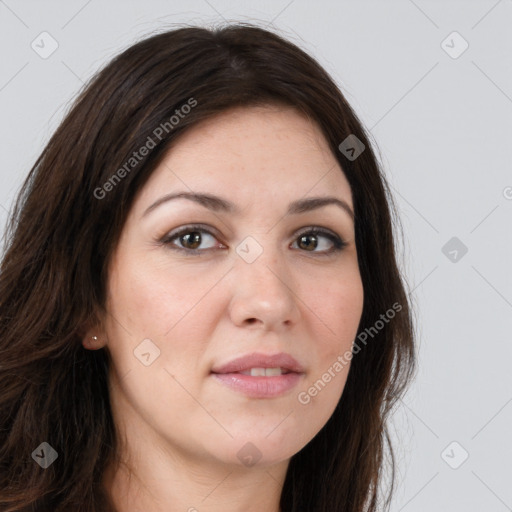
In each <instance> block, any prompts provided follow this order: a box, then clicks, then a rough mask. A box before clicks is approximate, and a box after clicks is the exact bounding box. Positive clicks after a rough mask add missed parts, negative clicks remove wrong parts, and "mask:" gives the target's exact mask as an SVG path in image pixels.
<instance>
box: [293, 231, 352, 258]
mask: <svg viewBox="0 0 512 512" xmlns="http://www.w3.org/2000/svg"><path fill="white" fill-rule="evenodd" d="M295 243H296V244H297V247H298V248H299V249H301V250H302V251H307V252H310V253H313V254H317V255H319V256H321V255H328V254H333V253H336V252H338V251H341V250H342V249H343V248H344V247H345V246H346V245H347V244H346V242H345V241H343V240H342V239H341V238H340V237H339V236H338V235H336V234H335V233H333V232H331V231H327V230H326V229H323V228H317V227H311V228H309V229H308V230H307V231H303V232H302V233H301V234H299V236H298V238H297V239H296V241H295V242H294V244H295Z"/></svg>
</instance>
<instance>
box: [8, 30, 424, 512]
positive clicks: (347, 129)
mask: <svg viewBox="0 0 512 512" xmlns="http://www.w3.org/2000/svg"><path fill="white" fill-rule="evenodd" d="M191 99H193V101H195V102H196V104H195V106H194V107H193V108H191V109H188V110H187V112H188V113H187V115H184V116H181V117H180V120H179V122H178V123H175V124H174V125H172V126H171V127H170V128H169V126H168V125H169V120H170V118H171V116H173V115H176V110H179V111H180V112H183V109H182V107H183V105H185V104H187V103H188V104H189V105H190V104H191ZM271 103H278V104H282V105H287V106H292V107H294V108H296V109H297V111H299V112H301V113H303V114H304V115H306V116H308V117H309V118H310V119H312V120H313V121H314V122H316V123H317V124H318V126H319V127H320V128H321V130H322V132H323V134H324V136H325V138H326V140H327V142H328V144H329V146H330V148H331V150H332V152H333V154H334V155H335V157H336V158H337V160H338V161H339V163H340V165H341V166H342V169H343V170H344V173H345V175H346V177H347V179H348V181H349V183H350V186H351V190H352V197H353V204H354V213H355V235H356V247H357V253H358V260H359V266H360V272H361V277H362V281H363V287H364V292H365V293H364V297H365V298H364V307H363V314H362V318H361V322H360V325H359V332H363V330H364V329H366V328H369V327H370V326H374V324H375V323H376V321H377V320H378V319H379V318H380V317H381V315H382V314H383V313H385V312H386V311H387V310H389V309H390V308H391V307H392V305H393V304H395V303H398V304H399V305H400V306H401V310H400V312H399V313H397V314H396V316H395V317H394V318H393V319H392V320H390V321H389V322H387V323H385V325H384V326H383V328H381V329H380V330H378V332H377V333H376V334H374V335H373V336H372V339H371V340H370V341H368V343H366V344H365V346H364V347H361V350H360V351H359V352H358V353H357V355H354V358H353V360H352V365H351V368H350V372H349V375H348V380H347V382H346V386H345V389H344V392H343V395H342V397H341V399H340V401H339V403H338V405H337V407H336V410H335V411H334V413H333V415H332V417H331V418H330V419H329V421H328V422H327V424H326V425H325V426H324V427H323V428H322V430H321V431H320V432H319V433H318V434H317V435H316V436H315V438H314V439H313V440H312V441H311V442H310V443H308V444H307V445H306V446H305V447H304V448H303V449H302V450H300V452H298V453H297V454H295V455H294V456H293V457H292V459H291V461H290V465H289V469H288V473H287V476H286V480H285V483H284V488H283V492H282V497H281V506H282V510H283V512H299V511H301V512H335V511H343V512H360V511H363V510H367V511H372V512H375V511H377V510H378V509H379V510H380V509H381V508H384V507H385V506H387V505H388V504H389V499H390V496H391V491H392V487H393V486H392V485H390V486H389V487H388V492H387V493H384V495H383V497H381V491H380V489H379V487H380V485H379V484H380V482H381V477H382V474H383V469H385V467H386V461H389V463H390V468H391V474H392V477H393V479H394V466H395V464H394V459H393V451H392V449H391V446H390V443H389V436H388V431H387V429H386V420H387V418H388V415H389V413H390V411H391V410H392V407H393V405H394V404H395V403H396V401H397V399H398V398H399V397H400V396H401V395H402V394H403V392H404V390H405V387H406V385H407V384H408V382H409V381H410V379H411V377H412V375H413V373H414V368H415V350H414V344H413V328H412V325H413V323H412V314H411V310H410V305H409V299H408V296H407V293H406V291H405V289H404V281H403V278H402V277H401V275H400V273H399V270H398V268H397V262H396V252H395V240H394V237H393V229H394V228H393V215H394V211H395V210H394V207H393V203H392V199H391V196H390V194H389V191H388V187H387V185H386V181H385V179H384V176H383V174H382V172H381V170H380V166H379V164H378V162H377V159H376V157H375V154H374V151H373V150H372V146H371V144H370V141H369V139H368V136H367V134H366V133H365V130H364V128H363V127H362V125H361V122H360V121H359V120H358V118H357V116H356V115H355V113H354V112H353V110H352V108H351V107H350V106H349V104H348V103H347V101H346V100H345V98H344V96H343V95H342V93H341V92H340V90H339V88H338V87H337V86H336V84H335V83H334V82H333V80H332V79H331V78H330V77H329V75H328V74H327V73H326V71H325V70H324V69H323V68H322V67H321V66H320V65H319V64H318V63H317V62H316V61H315V60H314V59H313V58H311V57H310V56H308V55H307V54H306V53H305V52H303V51H302V50H301V49H299V48H298V47H297V46H296V45H294V44H292V43H291V42H289V41H287V40H286V39H284V38H282V37H281V36H278V35H276V34H274V33H272V32H269V31H266V30H263V29H261V28H258V27H256V26H253V25H250V24H246V23H240V24H235V25H228V26H225V27H220V28H215V29H205V28H199V27H188V26H187V27H180V28H177V29H173V30H170V31H166V32H164V33H160V34H156V35H152V36H151V37H148V38H146V39H144V40H142V41H140V42H138V43H137V44H135V45H133V46H131V47H129V48H128V49H126V50H125V51H124V52H123V53H121V54H120V55H119V56H117V57H116V58H115V59H113V60H112V61H111V62H110V63H109V64H108V65H106V67H105V68H104V69H102V70H101V71H100V72H99V73H98V74H96V75H95V76H94V77H93V79H92V80H91V81H90V82H89V83H88V84H87V85H86V86H85V88H84V90H83V91H81V92H80V94H79V96H78V98H77V99H76V101H75V103H74V105H73V106H72V107H71V109H70V111H69V112H68V113H67V115H66V117H65V119H64V120H63V122H62V123H61V125H60V127H59V128H58V129H57V130H56V132H55V134H54V135H53V136H52V138H51V140H50V141H49V143H48V144H47V146H46V147H45V148H44V150H43V152H42V154H41V155H40V156H39V158H38V159H37V161H36V162H35V164H34V166H33V167H32V169H31V171H30V173H29V176H28V177H27V179H26V181H25V182H24V184H23V187H22V189H21V191H20V193H19V196H18V197H17V200H16V202H15V205H14V209H13V212H12V216H11V219H10V222H9V225H8V230H7V235H6V252H5V254H4V257H3V261H2V265H1V275H0V350H1V361H0V390H1V393H0V467H1V471H0V508H1V509H2V510H3V511H8V512H14V511H22V510H30V511H44V512H47V511H50V510H51V511H53V512H59V511H69V510H73V511H87V512H93V511H106V510H114V508H113V506H112V504H111V502H110V500H109V496H108V494H107V492H106V490H105V489H104V488H103V486H102V484H101V482H102V478H103V474H104V471H105V468H106V467H107V465H109V464H110V462H111V461H114V460H117V455H118V454H117V448H118V443H117V439H116V435H115V427H114V424H113V419H112V415H111V409H110V402H109V393H108V370H109V363H110V359H109V357H110V356H109V353H108V350H104V349H102V350H98V351H92V350H85V349H84V348H83V346H82V344H81V343H82V336H83V335H84V329H85V326H86V325H89V324H90V323H91V322H93V321H94V320H95V319H97V318H98V316H97V314H98V312H100V311H101V312H104V309H105V298H106V282H107V268H108V264H109V261H110V257H111V255H112V254H113V251H114V249H115V247H116V244H117V242H118V239H119V236H120V233H121V230H122V229H123V225H124V222H125V219H126V216H127V213H128V212H129V210H130V207H131V204H132V202H133V200H134V197H135V196H136V194H137V193H138V191H140V190H141V188H142V187H143V185H144V183H145V182H146V181H147V179H148V178H149V176H150V175H151V173H152V171H153V170H154V169H155V168H156V166H157V165H158V164H159V162H160V161H161V160H162V158H163V156H164V155H165V154H166V152H167V151H168V150H169V148H170V147H171V144H173V143H174V142H175V141H176V140H177V138H178V136H179V135H180V134H182V133H184V132H185V131H186V130H187V129H189V128H190V127H192V126H195V125H197V123H199V122H201V121H203V120H205V119H208V118H211V117H212V116H215V115H216V114H218V113H220V112H222V111H225V110H226V109H228V108H231V107H236V106H250V105H268V104H271ZM180 109H181V110H180ZM166 122H167V127H168V129H167V130H165V132H164V136H162V137H161V140H159V141H158V144H156V146H155V147H154V148H153V149H151V151H149V153H148V154H147V155H146V156H144V158H142V159H141V160H140V162H137V165H134V166H133V167H134V168H133V169H132V170H130V172H126V173H122V174H123V176H122V178H123V179H122V181H121V182H119V183H117V182H116V183H115V184H114V185H115V186H112V187H109V192H108V193H107V194H103V193H101V194H100V193H98V188H101V187H103V185H104V184H105V183H107V182H108V181H109V180H110V183H112V177H113V175H114V174H116V173H118V170H119V169H120V168H122V166H123V165H125V164H126V162H127V161H129V159H130V158H131V157H132V156H133V153H134V151H137V150H138V149H139V148H141V147H142V146H144V145H145V144H146V143H147V140H148V137H151V136H152V137H153V139H154V138H155V129H156V128H157V127H159V126H161V125H162V123H166ZM171 124H172V123H171ZM350 134H353V135H355V136H356V137H357V138H358V139H359V140H360V141H362V142H363V143H364V145H365V150H364V151H363V152H362V154H361V155H360V156H359V157H358V158H356V159H354V160H353V159H349V158H347V157H346V156H344V154H343V153H342V152H341V151H340V150H339V149H338V146H339V144H340V143H341V142H342V141H343V140H345V138H346V137H347V136H348V135H350ZM118 176H119V174H118ZM269 186H271V184H270V185H269ZM100 195H102V196H103V197H101V198H99V197H98V196H100ZM42 442H48V443H49V444H50V445H51V446H52V447H54V448H55V450H56V451H57V452H58V458H57V460H56V461H55V462H54V463H53V464H51V465H50V466H49V467H48V468H46V469H42V468H41V467H40V466H39V465H38V464H36V463H35V462H34V460H33V458H32V456H31V454H32V452H33V451H34V450H35V448H36V447H38V446H39V445H40V444H41V443H42ZM387 447H388V448H390V449H389V455H390V457H387V456H386V454H387V453H388V450H387Z"/></svg>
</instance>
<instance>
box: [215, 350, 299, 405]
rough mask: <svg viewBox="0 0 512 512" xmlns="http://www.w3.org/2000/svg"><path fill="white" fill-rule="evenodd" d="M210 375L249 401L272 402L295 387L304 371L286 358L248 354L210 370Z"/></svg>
mask: <svg viewBox="0 0 512 512" xmlns="http://www.w3.org/2000/svg"><path fill="white" fill-rule="evenodd" d="M211 375H212V376H213V377H214V378H215V379H216V380H217V381H218V382H220V383H222V384H224V385H226V386H227V387H229V388H231V389H232V390H234V391H235V392H238V393H242V394H244V395H246V396H248V397H251V398H272V397H277V396H281V395H283V394H285V393H287V392H289V391H290V390H291V389H293V388H294V387H296V386H297V385H298V383H299V381H300V380H301V379H302V378H303V376H304V369H303V367H302V366H301V365H300V364H299V363H298V362H297V361H296V360H295V359H294V358H293V357H292V356H290V355H289V354H285V353H280V354H275V355H271V356H268V355H265V354H250V355H247V356H243V357H240V358H237V359H235V360H233V361H231V362H229V363H227V364H225V365H223V366H220V367H217V368H214V369H212V372H211Z"/></svg>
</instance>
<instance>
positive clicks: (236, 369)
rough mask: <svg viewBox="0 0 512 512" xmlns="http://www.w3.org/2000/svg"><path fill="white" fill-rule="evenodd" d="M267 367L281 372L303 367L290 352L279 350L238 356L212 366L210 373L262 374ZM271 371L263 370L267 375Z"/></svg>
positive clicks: (299, 369) (296, 370)
mask: <svg viewBox="0 0 512 512" xmlns="http://www.w3.org/2000/svg"><path fill="white" fill-rule="evenodd" d="M269 368H271V369H278V368H280V369H281V373H282V374H286V373H303V372H304V368H303V367H302V366H301V365H300V364H299V363H298V361H297V360H296V359H295V358H293V357H292V356H291V355H290V354H286V353H285V352H281V353H279V354H273V355H266V354H259V353H254V354H248V355H246V356H242V357H238V358H237V359H233V360H232V361H230V362H228V363H226V364H223V365H221V366H217V367H214V368H212V373H217V374H228V373H242V372H246V374H247V372H250V371H251V370H252V374H253V376H256V375H259V376H264V375H261V369H269ZM274 371H275V370H274ZM272 373H274V372H273V371H272V370H266V371H265V374H268V376H270V375H271V374H272ZM276 373H277V372H276Z"/></svg>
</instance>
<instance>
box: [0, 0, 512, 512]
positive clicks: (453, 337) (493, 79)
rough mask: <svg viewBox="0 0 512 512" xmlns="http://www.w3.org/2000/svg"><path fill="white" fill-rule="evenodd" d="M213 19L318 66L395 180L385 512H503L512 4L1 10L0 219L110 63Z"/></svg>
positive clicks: (74, 5)
mask: <svg viewBox="0 0 512 512" xmlns="http://www.w3.org/2000/svg"><path fill="white" fill-rule="evenodd" d="M255 5H257V7H255ZM223 19H225V20H227V21H235V20H245V21H256V22H258V23H259V24H261V25H263V26H264V25H268V26H269V27H270V28H272V27H274V28H275V29H276V30H279V31H280V33H282V34H283V35H285V36H286V37H288V38H290V39H291V40H292V41H294V42H295V43H297V44H299V45H300V46H302V47H303V48H304V49H305V50H306V51H308V52H310V53H311V54H312V55H313V56H315V57H316V58H317V59H318V60H319V61H320V63H321V64H322V65H323V66H324V67H325V68H326V69H327V70H328V71H329V72H330V73H331V74H332V75H333V77H334V78H335V80H336V81H337V82H338V84H339V85H340V87H341V89H342V91H343V93H344V94H345V95H346V97H347V99H348V101H349V102H350V103H351V104H352V105H353V107H354V108H355V110H356V112H357V113H358V114H359V116H360V118H361V120H362V121H363V123H364V124H365V126H366V127H367V128H368V129H369V130H370V133H371V135H372V137H373V138H374V140H375V143H376V144H377V146H378V151H379V152H380V154H381V159H382V165H383V167H384V169H385V172H386V174H387V175H388V177H389V180H390V182H391V184H392V186H393V189H394V193H395V197H396V200H397V203H398V206H399V210H400V214H401V218H402V222H403V227H404V234H405V246H404V247H403V249H404V251H403V261H402V265H403V270H404V272H405V273H406V275H407V281H408V283H409V289H410V290H411V297H412V299H413V301H414V304H415V309H416V316H417V323H418V327H417V330H418V340H419V344H420V361H419V362H420V369H419V372H418V375H417V378H416V380H415V382H414V385H413V386H412V387H411V389H410V392H409V393H408V394H407V396H406V397H405V398H404V400H403V402H402V403H401V405H400V407H399V409H398V410H397V413H396V415H395V419H394V429H393V437H394V438H395V439H396V441H397V455H398V462H399V488H398V491H397V493H396V496H395V499H394V502H393V507H392V510H393V511H402V510H403V511H405V512H414V511H425V510H439V511H448V510H450V511H454V512H455V511H464V512H468V511H482V510H485V511H502V510H503V511H504V510H512V486H511V485H510V483H511V481H512V478H511V477H512V463H511V462H510V459H511V455H512V438H511V436H510V431H511V428H510V426H511V423H512V403H511V402H512V382H511V381H512V378H511V375H510V369H509V368H510V361H511V359H512V357H511V356H512V348H511V343H510V338H511V332H512V314H511V313H512V309H511V308H512V275H511V272H510V266H509V265H510V261H511V259H512V258H511V256H512V236H511V222H510V221H511V217H512V173H511V162H512V159H511V156H512V149H511V148H512V144H511V141H512V58H511V50H512V30H511V26H512V0H500V1H496V0H479V1H477V0H473V1H467V0H466V1H445V2H441V1H427V0H415V1H413V0H396V1H388V2H383V1H380V2H379V1H375V2H370V1H347V0H345V1H340V2H335V1H326V0H324V1H317V2H314V3H313V2H306V1H305V0H292V1H289V0H275V1H270V0H266V1H262V2H258V3H257V4H256V3H253V2H248V1H244V2H235V1H226V0H208V1H206V0H195V1H190V2H187V3H186V5H185V4H184V2H181V1H167V2H165V1H156V0H145V1H143V2H133V1H132V2H128V1H123V2H121V1H119V2H115V1H111V2H105V1H104V2H100V1H99V0H90V1H86V0H84V1H60V2H58V1H45V2H40V1H38V2H36V1H26V0H24V1H20V0H5V1H1V0H0V44H1V50H0V53H1V59H2V60H1V62H2V65H1V67H0V108H1V113H2V116H1V122H0V130H1V133H0V140H1V144H2V146H1V148H2V161H1V170H0V172H1V180H2V181H1V183H2V185H1V188H0V204H1V206H2V207H1V208H0V215H1V216H2V218H1V219H0V220H1V222H2V226H3V223H4V222H5V219H6V218H7V210H9V208H10V206H11V204H12V200H13V197H14V195H15V193H16V191H17V189H18V188H19V186H20V184H21V181H22V179H23V178H24V176H25V175H26V173H27V172H28V171H29V169H30V167H31V166H32V164H33V162H34V161H35V159H36V157H37V156H38V154H39V153H40V151H41V149H42V148H43V147H44V145H45V143H46V142H47V141H48V140H49V137H50V135H51V133H52V132H53V131H54V129H55V128H56V127H57V125H58V123H59V122H60V120H61V119H62V117H63V115H64V113H65V111H66V109H67V107H68V106H69V104H70V102H71V100H72V98H73V97H74V96H75V94H76V93H77V92H78V90H79V88H80V87H81V86H82V83H83V82H85V81H86V80H87V79H88V78H90V77H91V75H92V74H93V73H94V72H95V71H96V70H97V69H98V68H99V67H100V66H101V65H102V64H103V63H105V62H106V61H108V60H109V59H110V58H111V57H113V56H114V55H115V54H117V53H118V52H119V51H120V50H121V49H124V48H125V47H127V46H128V45H130V44H131V43H132V42H134V41H135V40H136V39H139V38H141V37H143V36H144V35H146V34H148V33H149V32H152V31H155V30H163V29H165V28H166V27H169V28H170V24H173V23H180V22H186V23H200V24H206V25H208V24H212V23H217V22H219V21H223ZM43 31H47V32H48V33H49V34H51V36H52V38H54V39H55V40H56V41H57V43H58V45H59V46H58V48H57V50H56V51H55V52H54V53H53V54H52V55H51V56H49V57H48V58H46V59H43V58H41V57H40V55H39V54H38V53H36V52H35V51H34V50H33V49H32V47H31V43H32V42H33V41H35V44H37V43H38V41H39V43H38V44H39V45H42V43H41V42H40V40H41V38H40V37H39V35H40V34H41V32H43ZM454 31H456V32H458V33H459V34H460V36H461V37H462V38H463V39H464V40H465V41H467V44H469V47H468V48H467V50H466V51H464V52H463V53H462V54H460V55H459V53H460V51H461V50H462V49H463V44H464V43H463V40H462V39H460V38H458V36H453V35H452V36H450V37H448V36H449V35H450V34H451V33H452V32H454ZM447 38H448V39H447ZM445 40H446V41H445ZM443 41H445V43H443ZM49 44H50V42H49V40H46V43H45V48H46V49H48V48H49V47H50V46H49ZM449 53H451V54H452V56H450V55H449ZM454 57H456V58H454ZM452 237H457V239H458V241H456V242H455V245H454V246H453V247H452V246H448V247H447V248H446V249H445V250H444V252H443V247H444V246H445V244H446V243H447V242H448V241H449V240H450V239H451V238H452ZM461 243H462V244H464V245H465V246H466V247H467V249H468V252H467V253H466V254H464V255H463V254H462V251H461V247H462V245H461ZM453 250H455V251H457V252H456V253H454V252H453ZM445 253H446V255H445ZM454 258H456V259H455V261H453V259H454ZM454 441H455V442H456V443H457V444H455V445H453V444H451V443H452V442H454ZM466 453H467V454H468V455H469V457H468V458H467V460H465V461H464V462H463V463H462V464H461V462H462V461H463V459H464V457H465V456H466ZM455 467H456V469H454V468H455Z"/></svg>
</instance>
